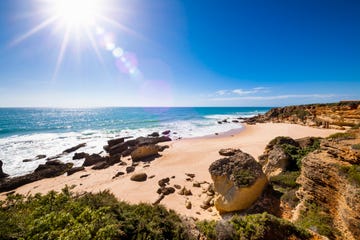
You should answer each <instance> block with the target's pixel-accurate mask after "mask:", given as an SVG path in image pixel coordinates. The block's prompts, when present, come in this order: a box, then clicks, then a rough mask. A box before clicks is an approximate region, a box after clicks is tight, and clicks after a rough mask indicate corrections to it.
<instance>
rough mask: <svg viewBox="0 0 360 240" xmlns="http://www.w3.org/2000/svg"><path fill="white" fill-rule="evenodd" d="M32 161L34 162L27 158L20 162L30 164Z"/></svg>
mask: <svg viewBox="0 0 360 240" xmlns="http://www.w3.org/2000/svg"><path fill="white" fill-rule="evenodd" d="M32 161H34V159H29V158H27V159H23V160H22V162H32Z"/></svg>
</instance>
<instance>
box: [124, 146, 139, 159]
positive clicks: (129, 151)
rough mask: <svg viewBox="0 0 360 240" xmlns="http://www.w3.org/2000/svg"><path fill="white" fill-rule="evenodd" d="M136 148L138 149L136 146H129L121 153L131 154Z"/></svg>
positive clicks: (125, 155)
mask: <svg viewBox="0 0 360 240" xmlns="http://www.w3.org/2000/svg"><path fill="white" fill-rule="evenodd" d="M135 149H136V147H129V148H128V149H126V150H125V151H123V152H122V153H121V156H123V157H127V156H130V155H131V153H132V151H134V150H135Z"/></svg>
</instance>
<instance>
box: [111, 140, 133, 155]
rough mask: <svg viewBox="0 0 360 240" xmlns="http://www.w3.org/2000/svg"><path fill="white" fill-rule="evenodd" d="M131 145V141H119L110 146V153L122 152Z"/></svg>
mask: <svg viewBox="0 0 360 240" xmlns="http://www.w3.org/2000/svg"><path fill="white" fill-rule="evenodd" d="M128 146H129V141H127V142H123V143H118V144H116V145H114V146H112V147H109V154H110V155H115V154H118V153H122V152H123V151H125V150H126V149H128Z"/></svg>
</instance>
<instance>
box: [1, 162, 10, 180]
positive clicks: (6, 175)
mask: <svg viewBox="0 0 360 240" xmlns="http://www.w3.org/2000/svg"><path fill="white" fill-rule="evenodd" d="M2 165H3V162H2V161H1V160H0V179H1V178H6V177H8V176H9V174H6V173H4V172H3V170H2Z"/></svg>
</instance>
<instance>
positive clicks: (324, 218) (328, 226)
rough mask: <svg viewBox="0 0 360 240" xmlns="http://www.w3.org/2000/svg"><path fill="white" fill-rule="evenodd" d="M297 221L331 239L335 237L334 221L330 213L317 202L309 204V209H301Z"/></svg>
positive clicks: (302, 225) (300, 224)
mask: <svg viewBox="0 0 360 240" xmlns="http://www.w3.org/2000/svg"><path fill="white" fill-rule="evenodd" d="M296 223H297V224H298V225H299V226H301V227H303V228H308V229H311V230H313V231H314V232H317V233H319V234H321V235H324V236H327V237H329V238H330V239H333V238H334V232H333V229H334V228H333V222H332V219H331V217H330V215H329V214H328V213H327V212H325V211H324V209H323V208H321V207H320V206H317V205H316V204H308V205H307V209H306V210H304V211H301V213H300V217H299V220H298V221H297V222H296Z"/></svg>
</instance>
